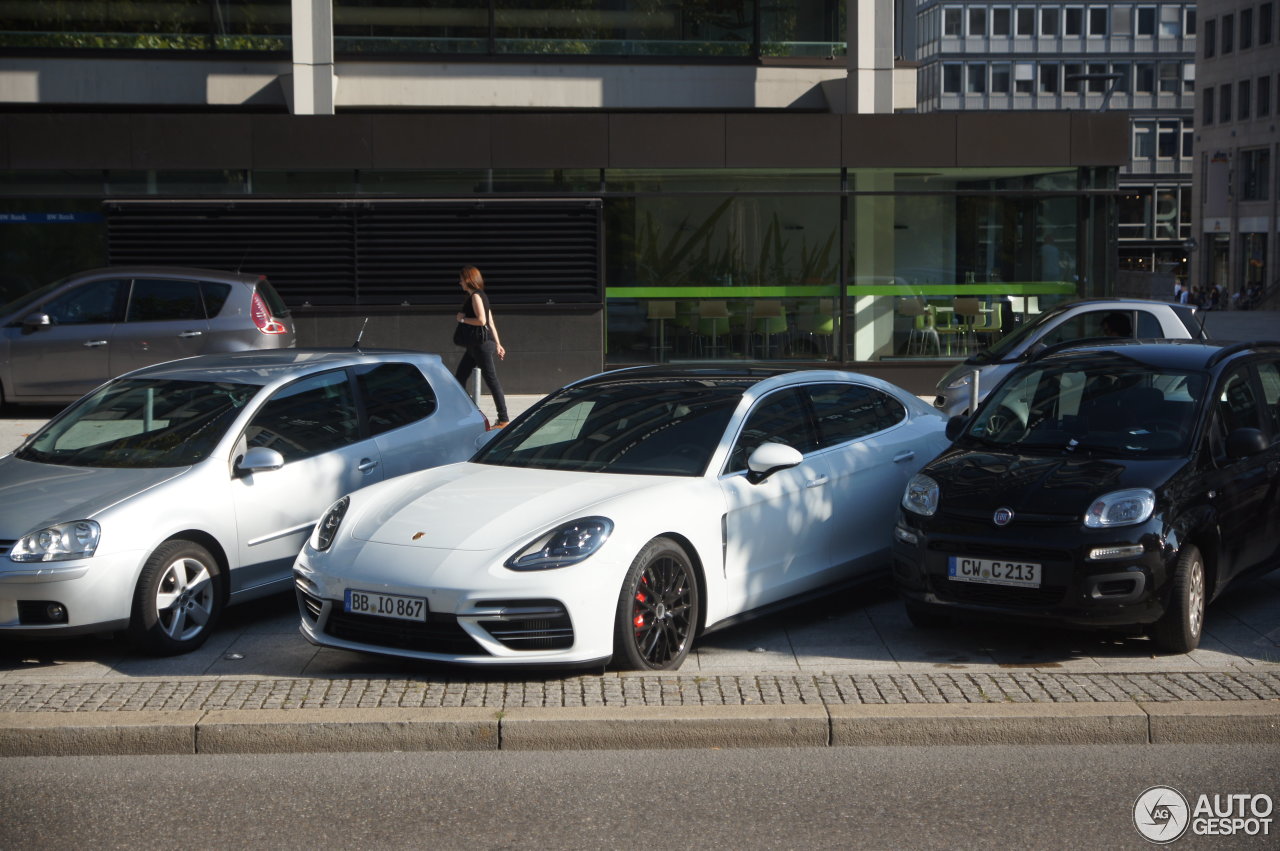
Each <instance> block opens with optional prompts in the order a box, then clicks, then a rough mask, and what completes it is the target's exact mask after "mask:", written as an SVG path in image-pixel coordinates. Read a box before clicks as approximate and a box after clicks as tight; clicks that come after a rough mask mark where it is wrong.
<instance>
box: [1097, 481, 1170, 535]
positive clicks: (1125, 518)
mask: <svg viewBox="0 0 1280 851" xmlns="http://www.w3.org/2000/svg"><path fill="white" fill-rule="evenodd" d="M1155 509H1156V495H1155V494H1154V493H1152V492H1151V491H1149V490H1147V489H1146V488H1135V489H1134V490H1126V491H1113V492H1112V493H1109V494H1107V495H1106V496H1100V497H1098V498H1097V499H1095V500H1094V501H1093V505H1090V506H1089V510H1088V511H1086V512H1085V513H1084V525H1085V526H1087V527H1089V528H1090V529H1110V528H1112V527H1115V526H1132V525H1134V524H1136V523H1145V522H1146V521H1147V520H1149V519H1151V514H1152V513H1153V512H1154V511H1155Z"/></svg>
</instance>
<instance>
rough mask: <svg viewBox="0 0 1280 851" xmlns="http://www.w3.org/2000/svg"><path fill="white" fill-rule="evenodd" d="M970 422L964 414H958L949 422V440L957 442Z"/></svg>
mask: <svg viewBox="0 0 1280 851" xmlns="http://www.w3.org/2000/svg"><path fill="white" fill-rule="evenodd" d="M968 422H969V418H968V417H967V416H965V415H964V414H956V415H955V416H954V417H952V418H951V419H949V420H947V430H946V432H945V433H946V435H947V440H955V439H956V438H957V437H959V436H960V434H961V432H963V431H964V427H965V425H966V424H967V423H968Z"/></svg>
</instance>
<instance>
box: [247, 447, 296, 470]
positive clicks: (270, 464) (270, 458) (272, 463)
mask: <svg viewBox="0 0 1280 851" xmlns="http://www.w3.org/2000/svg"><path fill="white" fill-rule="evenodd" d="M283 466H284V456H283V455H281V454H280V453H279V452H277V451H276V450H274V449H271V448H268V447H266V446H255V447H253V448H252V449H250V450H249V451H248V452H246V453H244V457H243V458H241V459H240V462H239V463H238V464H236V472H237V473H240V474H241V475H244V474H245V473H256V472H258V471H260V470H279V469H280V468H281V467H283Z"/></svg>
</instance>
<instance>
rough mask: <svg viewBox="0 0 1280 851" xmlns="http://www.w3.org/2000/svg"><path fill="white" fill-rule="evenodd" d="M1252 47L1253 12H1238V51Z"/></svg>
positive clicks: (1242, 10) (1249, 10) (1244, 10)
mask: <svg viewBox="0 0 1280 851" xmlns="http://www.w3.org/2000/svg"><path fill="white" fill-rule="evenodd" d="M1251 47H1253V10H1252V9H1241V10H1240V49H1241V50H1248V49H1249V48H1251Z"/></svg>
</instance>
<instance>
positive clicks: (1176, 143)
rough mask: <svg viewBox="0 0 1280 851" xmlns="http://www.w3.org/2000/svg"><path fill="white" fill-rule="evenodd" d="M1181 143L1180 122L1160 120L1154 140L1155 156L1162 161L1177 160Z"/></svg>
mask: <svg viewBox="0 0 1280 851" xmlns="http://www.w3.org/2000/svg"><path fill="white" fill-rule="evenodd" d="M1181 142H1182V122H1181V121H1178V120H1177V119H1176V118H1175V119H1163V120H1161V121H1160V122H1159V128H1158V137H1157V139H1156V156H1157V157H1159V158H1160V159H1162V160H1172V159H1177V157H1178V149H1179V147H1180V145H1181Z"/></svg>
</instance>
